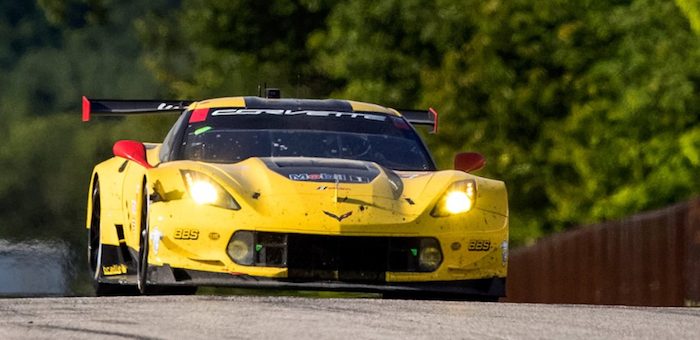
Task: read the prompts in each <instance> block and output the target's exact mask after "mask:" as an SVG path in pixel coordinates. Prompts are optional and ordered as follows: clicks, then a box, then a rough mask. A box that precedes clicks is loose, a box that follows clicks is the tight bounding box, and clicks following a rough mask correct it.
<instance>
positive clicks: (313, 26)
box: [0, 0, 700, 244]
mask: <svg viewBox="0 0 700 340" xmlns="http://www.w3.org/2000/svg"><path fill="white" fill-rule="evenodd" d="M38 4H39V6H40V7H37V4H35V3H32V2H15V1H9V0H0V18H2V19H3V20H0V72H2V74H3V76H4V78H3V79H4V80H6V81H4V82H2V83H0V113H1V114H2V117H3V118H4V120H5V123H4V124H2V125H0V132H1V133H2V135H3V136H4V145H3V148H2V149H0V174H2V176H0V178H2V179H0V202H1V204H0V234H4V235H8V234H13V235H27V236H28V235H32V236H37V235H45V236H48V235H56V234H61V235H66V236H65V237H67V238H69V239H71V240H75V242H77V240H80V239H82V237H83V236H84V235H83V234H82V233H81V232H79V231H78V232H76V230H82V223H83V219H84V217H83V216H82V215H83V214H84V204H85V195H86V193H85V189H86V186H87V182H88V179H89V171H90V169H91V167H92V165H94V164H95V163H97V162H98V161H100V160H102V159H104V158H106V157H108V156H109V149H110V148H109V146H110V144H111V143H113V142H114V141H115V140H116V139H121V138H136V139H149V140H152V141H158V140H159V139H160V138H162V134H163V133H165V131H166V127H167V125H168V124H169V123H171V120H170V119H167V118H166V119H151V118H145V119H143V120H141V119H139V120H107V121H104V122H101V123H90V124H88V125H81V124H80V123H79V122H78V119H79V118H78V110H79V104H80V101H79V98H80V95H83V94H87V95H89V96H93V97H121V98H127V97H132V98H134V97H136V98H147V97H160V96H167V95H174V97H180V98H192V99H197V98H205V97H210V96H228V95H240V94H247V95H249V94H255V93H257V87H258V85H261V84H264V83H267V84H269V85H272V86H276V87H281V88H282V89H283V93H284V94H285V95H286V96H299V97H325V96H332V97H341V98H348V99H356V100H365V101H370V102H376V103H379V104H384V105H389V106H395V107H402V108H403V107H428V106H433V107H435V108H436V109H437V110H438V111H439V112H440V113H441V116H440V117H441V125H440V129H441V131H440V133H439V134H437V135H430V136H427V140H428V143H429V144H430V146H431V148H432V149H433V150H434V154H435V156H436V159H437V161H438V163H439V164H440V166H441V167H443V168H447V167H451V163H452V157H453V154H454V153H455V152H457V151H461V150H476V151H480V152H482V153H483V154H485V155H486V157H487V159H488V162H489V163H488V166H487V168H486V169H484V170H482V171H481V172H480V174H481V175H485V176H489V177H494V178H499V179H503V180H505V181H506V183H507V185H508V187H509V195H510V207H511V226H512V229H511V230H512V233H511V237H512V240H513V241H514V243H516V244H522V243H527V242H530V241H532V240H534V239H536V238H537V237H539V236H541V235H543V234H545V233H548V232H552V231H558V230H562V229H565V228H568V227H570V226H573V225H577V224H582V223H589V222H595V221H600V220H604V219H614V218H619V217H622V216H625V215H628V214H631V213H634V212H637V211H640V210H647V209H651V208H655V207H659V206H663V205H666V204H669V203H673V202H676V201H680V200H684V199H686V198H688V197H689V196H692V195H697V194H698V192H699V191H700V189H698V188H700V182H699V180H698V179H697V178H698V176H697V172H698V171H697V170H698V168H699V167H700V127H699V126H700V125H699V123H700V122H699V121H698V116H699V113H700V112H698V110H699V109H698V107H700V105H699V104H700V103H699V102H698V101H699V99H698V98H700V97H698V96H697V93H698V87H699V85H700V45H699V44H700V41H699V40H698V36H697V34H696V33H698V31H699V30H698V25H699V24H698V22H699V21H698V20H699V19H698V18H699V16H698V9H699V8H700V7H698V2H697V1H696V0H676V1H675V2H669V1H661V0H614V1H602V0H584V1H574V2H572V1H562V0H548V1H535V0H509V1H502V0H486V1H484V0H461V1H458V0H431V1H418V0H403V1H398V0H374V1H369V0H352V1H350V0H345V1H337V2H331V1H325V0H276V1H270V2H260V1H253V0H237V1H224V0H183V1H177V0H156V1H149V2H136V1H122V2H115V1H107V0H69V1H59V0H40V1H39V2H38ZM20 13H21V14H22V15H19V14H20ZM694 31H695V32H694ZM65 112H74V113H73V114H72V115H64V114H61V113H65ZM48 224H51V227H50V228H49V227H47V225H48Z"/></svg>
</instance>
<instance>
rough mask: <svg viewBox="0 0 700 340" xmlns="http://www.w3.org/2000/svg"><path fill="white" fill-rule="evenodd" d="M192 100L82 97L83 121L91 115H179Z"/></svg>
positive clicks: (87, 119)
mask: <svg viewBox="0 0 700 340" xmlns="http://www.w3.org/2000/svg"><path fill="white" fill-rule="evenodd" d="M193 102H194V101H192V100H116V99H89V98H87V97H85V96H83V121H84V122H87V121H89V120H90V117H92V116H93V115H99V116H123V115H134V114H145V113H180V112H182V110H184V109H186V108H187V107H188V106H189V105H190V104H191V103H193Z"/></svg>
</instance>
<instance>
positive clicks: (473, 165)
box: [455, 152, 486, 172]
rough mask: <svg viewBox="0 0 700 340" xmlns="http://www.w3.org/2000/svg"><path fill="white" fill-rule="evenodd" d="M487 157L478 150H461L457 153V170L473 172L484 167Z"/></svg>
mask: <svg viewBox="0 0 700 340" xmlns="http://www.w3.org/2000/svg"><path fill="white" fill-rule="evenodd" d="M485 165H486V158H484V156H483V155H481V154H480V153H478V152H460V153H458V154H456V155H455V170H462V171H464V172H472V171H476V170H479V169H481V168H483V167H484V166H485Z"/></svg>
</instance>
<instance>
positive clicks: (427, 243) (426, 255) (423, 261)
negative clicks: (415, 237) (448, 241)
mask: <svg viewBox="0 0 700 340" xmlns="http://www.w3.org/2000/svg"><path fill="white" fill-rule="evenodd" d="M440 263H442V251H440V245H439V244H438V242H437V241H436V240H435V239H431V238H428V239H423V240H421V249H420V255H419V256H418V265H419V266H420V269H421V270H423V271H428V272H432V271H435V269H437V268H438V267H439V266H440Z"/></svg>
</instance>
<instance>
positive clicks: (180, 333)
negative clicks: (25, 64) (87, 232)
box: [0, 296, 700, 339]
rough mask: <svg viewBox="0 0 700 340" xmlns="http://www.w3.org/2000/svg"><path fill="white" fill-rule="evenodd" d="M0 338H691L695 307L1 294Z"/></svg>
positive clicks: (698, 326)
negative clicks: (60, 296) (27, 296)
mask: <svg viewBox="0 0 700 340" xmlns="http://www.w3.org/2000/svg"><path fill="white" fill-rule="evenodd" d="M0 338H1V339H95V338H100V339H102V338H105V339H109V338H112V339H216V338H245V339H268V338H295V339H313V338H317V339H327V338H341V339H365V338H370V339H376V338H382V339H383V338H419V339H420V338H425V339H428V338H430V339H444V338H448V339H454V338H466V339H507V338H508V339H543V338H544V339H576V338H579V339H597V338H602V339H624V338H627V339H699V338H700V308H648V307H644V308H642V307H619V306H618V307H615V306H585V305H537V304H510V303H479V302H459V301H411V300H382V299H322V298H300V297H272V296H262V297H261V296H186V297H181V296H149V297H101V298H96V297H80V298H76V297H70V298H18V299H0Z"/></svg>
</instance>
